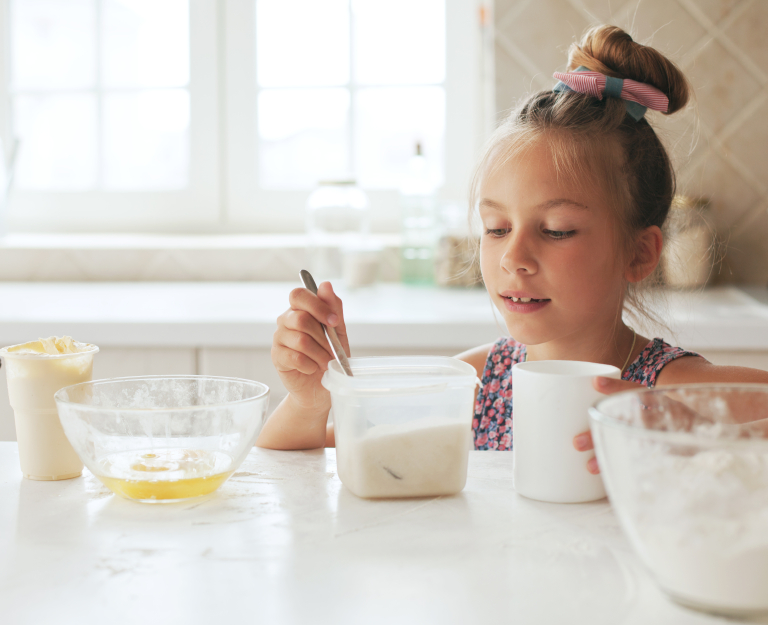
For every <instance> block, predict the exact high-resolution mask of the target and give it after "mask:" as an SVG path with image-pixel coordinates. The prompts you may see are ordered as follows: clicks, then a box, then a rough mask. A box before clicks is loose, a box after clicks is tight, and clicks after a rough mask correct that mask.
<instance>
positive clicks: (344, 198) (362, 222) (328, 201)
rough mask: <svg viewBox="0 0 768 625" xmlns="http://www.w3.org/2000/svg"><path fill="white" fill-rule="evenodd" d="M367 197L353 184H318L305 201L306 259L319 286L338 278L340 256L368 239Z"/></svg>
mask: <svg viewBox="0 0 768 625" xmlns="http://www.w3.org/2000/svg"><path fill="white" fill-rule="evenodd" d="M369 227H370V214H369V208H368V196H367V195H366V194H365V192H364V191H363V190H362V189H360V188H359V187H358V186H357V185H356V184H355V181H354V180H326V181H321V182H320V183H318V187H317V189H315V190H314V191H313V192H312V193H311V194H310V196H309V198H308V199H307V239H308V241H307V256H308V262H309V269H310V271H311V272H312V274H313V275H314V276H315V279H316V280H317V281H318V282H321V281H323V280H330V279H335V278H341V276H342V266H343V264H342V253H343V250H344V249H345V248H347V247H353V246H354V245H355V244H356V243H358V242H359V241H360V240H361V239H362V238H364V237H366V236H367V235H368V230H369Z"/></svg>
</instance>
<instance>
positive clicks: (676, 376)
mask: <svg viewBox="0 0 768 625" xmlns="http://www.w3.org/2000/svg"><path fill="white" fill-rule="evenodd" d="M717 383H721V384H728V383H730V384H768V371H763V370H761V369H751V368H749V367H723V366H718V365H713V364H712V363H711V362H709V361H708V360H706V359H705V358H702V357H701V356H698V357H696V356H685V357H684V358H678V359H677V360H673V361H672V362H670V363H669V364H667V365H666V366H665V367H664V368H663V369H662V370H661V371H660V372H659V376H658V379H657V382H656V386H657V387H658V386H674V385H675V384H717ZM594 386H595V388H596V389H597V390H598V391H600V392H601V393H605V394H606V395H612V394H613V393H620V392H621V391H630V390H634V389H637V388H638V386H640V385H639V384H637V383H636V382H628V381H627V380H614V379H612V378H595V381H594ZM573 446H574V447H575V448H576V449H578V450H579V451H590V450H592V449H594V443H593V442H592V434H591V433H590V432H583V433H582V434H579V435H578V436H576V437H575V438H574V439H573ZM587 469H588V470H589V472H590V473H599V472H600V469H599V468H598V466H597V461H596V460H595V459H594V458H591V459H590V460H589V462H588V463H587Z"/></svg>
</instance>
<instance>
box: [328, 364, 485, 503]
mask: <svg viewBox="0 0 768 625" xmlns="http://www.w3.org/2000/svg"><path fill="white" fill-rule="evenodd" d="M350 364H351V366H352V371H353V373H354V376H353V377H349V376H346V375H344V373H343V372H342V370H341V367H339V364H338V363H337V362H335V361H333V362H331V364H330V367H329V370H328V371H326V373H325V375H324V376H323V380H322V384H323V386H324V387H325V388H327V389H328V390H329V391H330V392H331V402H332V406H333V420H334V429H335V433H336V461H337V470H338V475H339V479H341V481H342V483H343V484H344V486H346V487H347V488H348V489H349V490H350V491H352V492H353V493H354V494H355V495H357V496H358V497H365V498H383V497H428V496H438V495H453V494H455V493H458V492H459V491H461V490H462V489H463V488H464V485H465V484H466V481H467V459H468V457H469V450H470V449H471V447H472V415H473V407H474V400H475V389H476V385H477V384H478V383H479V381H478V379H477V374H476V372H475V369H474V368H473V367H472V366H471V365H469V364H467V363H465V362H462V361H460V360H457V359H455V358H446V357H437V356H396V357H386V358H350Z"/></svg>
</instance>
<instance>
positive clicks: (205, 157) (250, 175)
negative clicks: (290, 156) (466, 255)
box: [0, 0, 484, 233]
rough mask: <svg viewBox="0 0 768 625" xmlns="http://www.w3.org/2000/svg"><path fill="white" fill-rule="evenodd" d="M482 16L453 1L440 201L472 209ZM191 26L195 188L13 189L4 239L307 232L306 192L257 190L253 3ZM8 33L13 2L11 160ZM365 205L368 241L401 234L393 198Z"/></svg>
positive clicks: (377, 196) (211, 9)
mask: <svg viewBox="0 0 768 625" xmlns="http://www.w3.org/2000/svg"><path fill="white" fill-rule="evenodd" d="M481 4H482V0H446V77H445V82H444V88H445V93H446V131H445V144H444V145H445V148H444V149H445V155H444V158H445V161H444V163H445V181H446V182H445V184H444V185H443V187H441V188H440V189H439V190H438V196H439V197H440V198H441V199H444V200H447V201H454V202H464V201H466V198H467V192H468V186H469V177H470V175H471V171H472V165H473V163H474V161H475V158H476V156H477V153H478V152H479V148H480V140H481V137H482V133H483V130H484V128H483V125H484V123H483V106H482V100H483V89H482V84H481V79H482V76H481V72H482V63H481V54H482V51H481V45H482V41H481V26H480V23H479V12H480V7H481ZM189 17H190V38H189V40H190V83H189V91H190V109H191V110H190V186H189V187H188V188H187V189H184V190H179V191H163V192H143V191H104V190H97V191H83V192H77V191H72V192H69V191H63V192H44V191H26V190H21V189H14V190H13V191H12V193H11V199H10V202H9V204H10V210H9V211H8V212H7V215H6V227H7V230H8V231H22V232H56V233H66V232H123V233H124V232H139V233H168V232H176V233H181V232H186V233H211V232H215V233H227V232H237V233H243V232H252V233H295V232H303V230H304V205H305V203H306V198H307V196H308V195H309V193H310V192H311V190H306V189H304V190H267V189H261V188H259V186H258V184H257V181H258V176H257V154H258V143H257V142H258V135H257V128H256V124H257V117H256V113H257V99H256V94H257V89H256V44H255V30H256V5H255V0H190V16H189ZM9 31H10V0H0V33H2V34H3V35H4V50H3V52H4V53H5V54H4V55H3V56H4V59H5V60H4V62H3V63H0V136H2V138H3V143H4V145H5V148H6V151H7V150H8V149H9V144H10V138H11V136H12V119H11V106H10V103H11V100H10V92H9V74H10V66H9V64H10V55H9V52H10V32H9ZM22 149H23V148H22ZM366 193H368V196H369V198H370V200H371V218H372V219H371V223H372V230H373V231H374V232H395V231H398V230H399V229H400V218H399V197H398V192H397V191H396V190H394V189H391V190H381V189H371V190H368V189H366ZM107 208H108V210H105V209H107Z"/></svg>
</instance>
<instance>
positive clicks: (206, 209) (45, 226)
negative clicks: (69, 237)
mask: <svg viewBox="0 0 768 625" xmlns="http://www.w3.org/2000/svg"><path fill="white" fill-rule="evenodd" d="M94 1H96V0H94ZM0 14H1V15H2V18H0V19H1V20H2V21H1V23H0V28H2V30H1V31H0V32H2V33H3V35H4V42H5V45H4V48H5V49H4V52H5V54H4V58H5V62H4V63H3V64H2V68H0V72H1V73H0V89H1V90H2V91H1V92H0V100H2V104H0V106H1V107H2V108H0V116H2V120H3V128H2V130H3V135H2V136H3V139H4V141H3V143H4V145H5V146H6V150H7V149H8V147H7V146H8V145H9V138H10V137H11V136H12V128H13V120H12V117H11V115H12V112H11V92H10V88H9V87H10V85H9V80H10V26H11V21H10V17H11V16H10V0H0ZM216 16H217V1H216V0H191V1H190V3H189V24H190V26H189V30H190V33H189V34H190V38H189V40H190V78H189V86H188V89H189V94H190V127H189V140H190V160H189V186H188V187H187V188H185V189H180V190H171V191H108V190H101V189H98V190H92V191H37V190H24V189H18V188H14V189H13V191H12V193H11V199H10V201H9V205H10V210H9V211H8V214H7V227H8V229H9V230H11V231H26V232H50V231H55V232H126V231H133V232H167V231H178V230H179V229H182V230H189V231H195V230H196V229H202V228H204V227H208V226H210V224H211V223H217V222H218V221H219V219H220V212H219V204H220V202H219V169H218V160H219V159H218V149H219V146H218V141H219V138H218V137H219V132H218V122H219V115H218V106H219V95H218V86H219V84H218V65H217V62H216V59H217V54H216V52H217V35H218V33H217V29H216ZM20 150H23V145H20ZM107 208H108V210H105V209H107Z"/></svg>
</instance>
